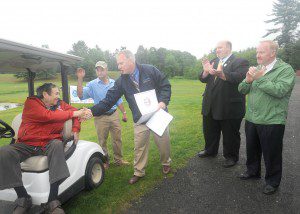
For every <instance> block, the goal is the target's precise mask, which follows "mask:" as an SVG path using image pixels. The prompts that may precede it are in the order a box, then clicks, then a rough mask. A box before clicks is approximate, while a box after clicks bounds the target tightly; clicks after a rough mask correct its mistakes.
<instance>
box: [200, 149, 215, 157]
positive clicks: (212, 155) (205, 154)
mask: <svg viewBox="0 0 300 214" xmlns="http://www.w3.org/2000/svg"><path fill="white" fill-rule="evenodd" d="M215 156H217V154H209V153H207V151H206V150H203V151H201V152H199V153H198V157H199V158H206V157H215Z"/></svg>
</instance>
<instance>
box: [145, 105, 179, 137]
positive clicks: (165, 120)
mask: <svg viewBox="0 0 300 214" xmlns="http://www.w3.org/2000/svg"><path fill="white" fill-rule="evenodd" d="M172 119H173V116H172V115H170V114H169V113H168V112H166V111H165V110H162V109H160V110H158V111H157V112H155V114H154V115H153V116H152V117H151V118H150V120H148V122H147V123H146V126H148V127H149V129H151V130H152V131H154V132H155V133H156V134H157V135H159V136H162V135H163V133H164V131H165V130H166V128H167V127H168V125H169V123H170V122H171V120H172Z"/></svg>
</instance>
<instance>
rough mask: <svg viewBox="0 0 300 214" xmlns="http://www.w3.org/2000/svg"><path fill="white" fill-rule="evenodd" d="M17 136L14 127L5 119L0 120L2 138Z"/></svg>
mask: <svg viewBox="0 0 300 214" xmlns="http://www.w3.org/2000/svg"><path fill="white" fill-rule="evenodd" d="M14 136H15V131H14V130H13V128H12V127H11V126H10V125H8V124H7V123H5V122H4V121H3V120H0V139H1V138H13V137H14Z"/></svg>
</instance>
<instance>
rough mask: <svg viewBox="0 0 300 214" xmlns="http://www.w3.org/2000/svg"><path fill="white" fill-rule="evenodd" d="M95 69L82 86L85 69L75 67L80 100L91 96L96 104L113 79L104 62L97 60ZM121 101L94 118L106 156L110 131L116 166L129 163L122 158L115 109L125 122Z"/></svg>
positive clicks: (118, 120)
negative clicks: (94, 72)
mask: <svg viewBox="0 0 300 214" xmlns="http://www.w3.org/2000/svg"><path fill="white" fill-rule="evenodd" d="M95 70H96V75H97V78H96V79H94V80H92V81H90V82H88V83H87V84H86V87H83V86H82V83H83V78H84V76H85V70H84V69H83V68H78V69H77V72H76V74H77V78H78V84H77V94H78V97H79V98H80V99H81V100H84V99H88V98H93V100H94V103H95V104H97V103H99V102H100V101H101V100H102V99H104V98H105V96H106V93H107V91H108V90H109V89H110V88H112V87H113V86H114V83H115V81H114V80H113V79H110V78H109V77H108V73H107V64H106V62H104V61H98V62H97V63H96V65H95ZM122 102H123V101H122V98H120V99H119V100H118V101H117V103H115V105H114V106H113V107H112V108H111V109H110V110H108V111H107V112H105V114H103V115H101V116H99V117H95V118H94V123H95V127H96V131H97V135H98V141H99V144H100V146H101V147H102V149H103V151H104V153H105V155H106V156H107V157H109V156H108V149H107V145H106V141H107V138H108V134H109V132H110V133H111V138H112V144H113V152H114V162H115V164H116V165H117V166H121V165H128V164H129V163H128V162H127V161H125V160H123V155H122V140H121V124H120V119H119V114H118V112H117V111H116V109H117V107H118V108H119V109H120V111H121V112H122V114H123V118H122V120H123V121H124V122H126V121H127V116H126V111H125V108H124V106H123V104H122ZM104 167H105V168H106V169H107V168H109V162H107V163H106V164H104Z"/></svg>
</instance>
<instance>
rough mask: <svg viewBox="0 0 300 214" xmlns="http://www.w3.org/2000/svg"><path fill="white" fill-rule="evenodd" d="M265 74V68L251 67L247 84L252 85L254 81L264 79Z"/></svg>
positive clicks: (247, 75)
mask: <svg viewBox="0 0 300 214" xmlns="http://www.w3.org/2000/svg"><path fill="white" fill-rule="evenodd" d="M265 73H266V67H265V66H258V67H250V68H249V70H248V72H247V74H246V82H247V83H252V82H253V81H254V80H257V79H259V78H261V77H263V76H264V75H265Z"/></svg>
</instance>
